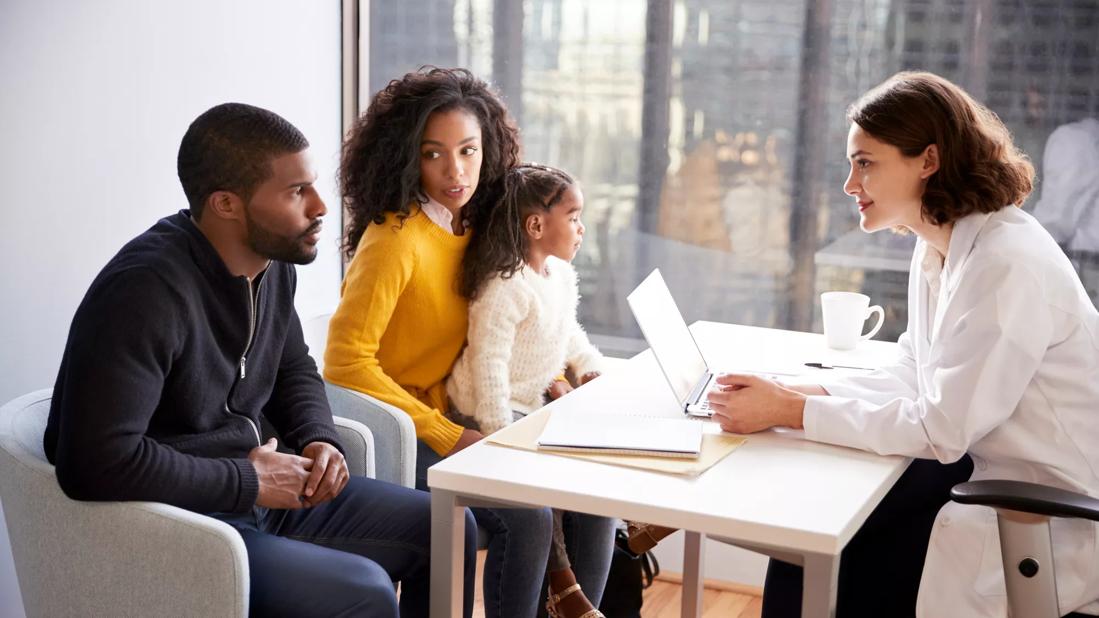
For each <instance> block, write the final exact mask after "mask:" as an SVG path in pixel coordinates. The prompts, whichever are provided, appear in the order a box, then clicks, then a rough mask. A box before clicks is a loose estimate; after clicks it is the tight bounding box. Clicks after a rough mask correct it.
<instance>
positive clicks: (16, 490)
mask: <svg viewBox="0 0 1099 618" xmlns="http://www.w3.org/2000/svg"><path fill="white" fill-rule="evenodd" d="M51 395H52V391H50V390H41V391H37V392H33V393H30V394H27V395H24V396H22V397H19V398H17V399H15V400H12V401H11V402H9V403H7V404H5V405H4V406H3V407H0V500H2V501H3V506H4V514H5V518H6V519H7V524H8V535H9V536H10V538H11V548H12V555H13V556H14V558H15V570H16V576H17V577H18V578H19V589H20V591H21V592H22V595H23V604H24V606H25V608H26V612H27V615H28V616H31V617H35V616H50V617H53V616H129V615H146V614H150V613H155V614H157V615H162V616H247V615H248V581H249V580H248V557H247V552H246V550H245V547H244V542H243V541H242V540H241V538H240V535H238V534H237V533H236V532H235V531H234V530H233V529H232V528H231V527H230V526H229V525H228V524H226V523H223V522H221V521H218V520H216V519H213V518H210V517H206V516H204V515H199V514H196V513H192V512H190V511H186V510H184V509H180V508H176V507H174V506H169V505H167V504H161V503H156V502H78V501H75V500H71V499H69V498H68V497H66V496H65V494H64V493H62V492H61V488H60V487H59V486H58V484H57V480H56V478H55V476H54V469H53V466H52V465H50V464H49V462H47V461H46V457H45V453H44V452H43V447H42V434H43V432H44V431H45V427H46V418H47V416H48V414H49V407H50V397H51ZM335 420H336V426H337V429H338V430H339V433H340V439H341V440H342V441H343V444H344V446H345V448H346V449H347V453H346V456H347V465H348V469H349V470H350V472H351V473H352V474H358V475H365V476H373V475H374V463H373V461H374V444H373V437H372V436H371V434H370V430H369V429H367V428H366V427H365V426H363V425H362V424H361V423H357V422H355V421H351V420H348V419H343V418H336V419H335Z"/></svg>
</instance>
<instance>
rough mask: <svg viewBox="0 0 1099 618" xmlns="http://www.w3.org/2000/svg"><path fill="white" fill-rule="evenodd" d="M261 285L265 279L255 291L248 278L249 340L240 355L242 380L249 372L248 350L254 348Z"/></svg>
mask: <svg viewBox="0 0 1099 618" xmlns="http://www.w3.org/2000/svg"><path fill="white" fill-rule="evenodd" d="M261 287H263V279H260V282H259V285H258V286H256V290H255V292H253V291H252V280H251V279H249V280H248V341H247V343H245V344H244V352H242V353H241V355H240V379H241V380H243V379H244V377H245V376H246V375H247V373H248V370H247V365H248V352H249V351H250V350H251V349H252V340H253V339H254V338H255V336H256V296H258V295H259V289H260V288H261Z"/></svg>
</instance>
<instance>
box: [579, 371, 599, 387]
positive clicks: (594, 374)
mask: <svg viewBox="0 0 1099 618" xmlns="http://www.w3.org/2000/svg"><path fill="white" fill-rule="evenodd" d="M600 375H602V374H600V373H599V372H598V371H589V372H587V373H585V374H584V375H582V376H580V385H581V386H583V385H585V384H587V383H588V382H591V381H592V380H594V379H596V378H598V377H599V376H600Z"/></svg>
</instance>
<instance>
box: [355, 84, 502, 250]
mask: <svg viewBox="0 0 1099 618" xmlns="http://www.w3.org/2000/svg"><path fill="white" fill-rule="evenodd" d="M454 109H462V110H465V111H468V112H469V113H471V114H473V115H474V116H475V117H476V118H477V122H478V124H480V126H481V145H482V152H483V154H484V158H483V159H482V161H481V177H480V181H479V182H478V184H477V190H476V191H474V193H473V197H472V198H470V200H469V203H468V204H466V205H465V207H463V209H462V216H463V218H465V219H466V220H468V221H470V226H471V227H472V229H473V230H476V229H477V225H478V224H479V222H480V221H481V220H483V219H484V214H483V212H482V211H490V210H491V209H492V208H493V207H494V206H495V204H496V203H497V202H498V201H499V199H500V195H501V194H502V192H503V180H504V174H506V173H507V171H508V170H509V169H511V168H512V167H514V166H515V165H516V164H517V163H518V162H519V131H518V129H516V128H515V123H514V121H513V120H512V119H511V117H510V116H509V115H508V111H507V108H506V107H504V104H503V102H502V101H501V100H500V98H499V97H498V96H497V95H496V93H495V92H493V91H492V90H491V89H490V88H489V86H488V84H486V83H485V82H484V81H482V80H480V79H478V78H477V77H475V76H474V75H473V74H472V73H470V72H469V71H467V70H465V69H439V68H435V67H423V68H421V69H420V70H419V71H416V72H413V73H408V74H406V75H405V76H404V77H402V78H401V79H395V80H393V81H391V82H389V85H387V86H386V87H385V88H384V89H382V90H381V91H380V92H378V93H377V94H376V95H374V98H373V99H372V100H371V101H370V107H368V108H367V110H366V112H365V113H364V114H363V115H362V116H360V117H359V119H358V120H356V121H355V124H354V125H353V126H352V127H351V130H350V131H349V132H348V134H347V137H346V138H345V139H344V142H343V150H342V152H341V154H340V170H339V185H340V195H341V196H342V197H343V202H344V206H345V207H346V208H347V210H348V213H349V215H350V221H349V222H348V224H347V234H346V236H345V237H344V244H343V250H344V253H345V254H346V255H347V257H348V259H350V258H351V257H353V256H354V255H355V249H356V248H357V247H358V245H359V240H360V239H361V238H362V235H363V232H365V231H366V227H367V226H368V225H370V224H371V223H374V224H381V223H383V222H385V216H386V213H390V212H395V213H398V215H399V216H400V217H401V218H402V219H403V218H404V217H407V216H408V215H409V214H410V212H411V208H410V207H411V205H412V203H413V202H419V203H421V204H423V203H426V202H427V197H426V196H425V195H423V191H422V190H421V187H420V139H421V137H422V136H423V133H424V126H425V125H426V124H427V119H428V117H429V116H431V114H433V113H435V112H446V111H450V110H454Z"/></svg>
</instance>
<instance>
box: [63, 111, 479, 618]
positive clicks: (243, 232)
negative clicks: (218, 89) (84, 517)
mask: <svg viewBox="0 0 1099 618" xmlns="http://www.w3.org/2000/svg"><path fill="white" fill-rule="evenodd" d="M308 146H309V144H308V142H307V141H306V139H305V137H304V136H303V135H302V134H301V133H300V132H299V131H298V130H297V129H296V128H294V127H293V126H292V125H291V124H290V123H288V122H287V121H286V120H284V119H282V118H281V117H279V116H278V115H276V114H273V113H271V112H269V111H267V110H263V109H260V108H256V107H252V106H249V105H243V104H237V103H228V104H223V105H219V106H216V107H214V108H212V109H210V110H208V111H207V112H205V113H204V114H202V115H201V116H199V117H198V118H197V119H196V120H195V121H194V122H193V123H192V124H191V126H190V127H189V128H188V130H187V133H186V135H184V137H183V141H182V143H181V145H180V149H179V158H178V171H179V178H180V182H181V183H182V185H183V189H184V192H185V193H186V195H187V199H188V202H189V204H190V210H183V211H180V212H179V213H177V214H175V215H172V216H170V217H166V218H164V219H162V220H160V221H159V222H158V223H157V224H156V225H154V226H153V227H152V228H150V229H149V230H148V231H146V232H145V233H143V234H141V235H140V236H138V237H137V238H135V239H134V240H132V241H130V242H129V243H128V244H127V245H126V246H125V247H123V248H122V250H121V251H120V252H119V253H118V254H117V255H116V256H115V257H114V258H113V259H112V260H111V261H110V262H109V263H108V264H107V266H106V267H104V269H103V270H102V271H101V272H100V273H99V275H98V276H97V277H96V279H95V281H93V282H92V285H91V287H90V288H89V290H88V292H87V294H86V295H85V297H84V300H83V301H82V302H81V304H80V307H79V308H78V309H77V311H76V315H75V316H74V318H73V322H72V327H71V329H70V331H69V338H68V342H67V343H66V346H65V353H64V356H63V358H62V361H61V368H60V371H59V372H58V376H57V383H56V385H55V386H54V395H53V401H52V406H51V409H50V416H49V422H48V424H47V427H46V433H45V451H46V454H47V456H48V457H49V459H50V461H51V462H53V463H54V464H55V466H56V470H57V480H58V483H59V484H60V485H61V488H62V490H64V492H65V493H66V494H67V495H68V496H70V497H72V498H74V499H77V500H151V501H156V502H164V503H167V504H172V505H175V506H179V507H182V508H185V509H189V510H191V511H195V512H198V513H204V514H208V515H210V516H213V517H217V518H219V519H222V520H223V521H226V522H227V523H229V524H231V525H232V526H234V528H236V529H237V530H238V531H239V532H240V534H241V537H242V538H243V540H244V542H245V545H246V547H247V548H248V562H249V568H250V573H251V593H250V605H251V608H252V612H253V613H255V614H261V615H268V614H286V615H326V616H332V615H345V614H346V615H371V616H396V615H398V602H397V598H396V595H395V594H394V590H393V585H392V582H393V581H401V582H402V594H401V597H400V607H399V613H400V615H403V616H426V615H427V607H428V567H429V562H430V560H429V541H430V500H429V498H428V494H427V493H424V492H418V491H415V490H411V489H406V488H404V487H399V486H396V485H391V484H388V483H382V482H379V481H374V480H371V479H367V478H359V477H356V478H351V477H350V476H349V474H348V471H347V466H346V464H345V462H344V458H343V454H342V452H341V451H342V447H341V445H340V442H339V438H338V435H337V433H336V430H335V427H334V425H333V423H332V413H331V411H330V410H329V407H328V402H327V399H326V398H325V394H324V387H323V383H322V382H321V379H320V377H319V376H318V375H317V368H316V364H315V363H314V362H313V359H312V358H310V356H309V354H308V349H307V347H306V345H305V342H304V339H303V336H302V329H301V324H300V322H299V320H298V316H297V313H296V312H295V310H294V290H295V285H296V276H295V271H294V267H293V266H292V264H308V263H309V262H311V261H313V259H314V257H316V253H317V248H316V245H317V241H318V239H319V235H320V227H321V218H322V217H323V216H324V214H325V213H326V208H325V205H324V202H323V201H322V200H321V198H320V196H319V195H318V194H317V192H316V190H315V189H314V187H313V183H314V181H315V180H316V173H315V172H314V171H313V167H312V165H311V163H310V160H309V156H308ZM261 415H262V416H263V417H266V418H267V419H268V420H269V421H270V422H271V424H272V425H273V426H274V427H275V429H276V430H277V431H278V433H279V435H280V436H281V437H282V440H283V443H284V444H285V446H287V447H288V448H289V449H291V450H292V451H293V452H294V453H296V454H288V453H280V452H278V451H277V450H276V441H275V439H271V440H269V441H268V442H267V443H266V444H263V443H262V441H261V438H260V429H259V427H260V418H261ZM475 534H476V532H475V527H474V523H473V519H472V516H471V515H470V514H469V513H468V512H467V514H466V538H467V542H466V547H467V551H466V554H467V555H466V593H465V598H466V600H467V603H466V608H465V609H466V612H465V613H466V616H469V615H470V613H471V611H472V598H473V594H472V587H473V568H474V550H475V547H476V544H475ZM189 593H190V594H202V591H200V590H195V591H190V592H189Z"/></svg>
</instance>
